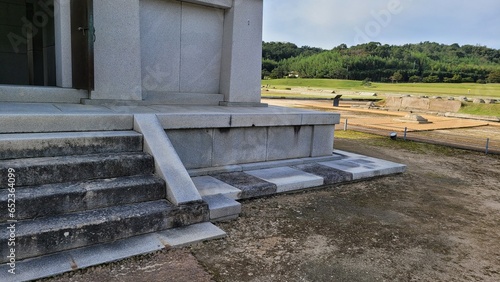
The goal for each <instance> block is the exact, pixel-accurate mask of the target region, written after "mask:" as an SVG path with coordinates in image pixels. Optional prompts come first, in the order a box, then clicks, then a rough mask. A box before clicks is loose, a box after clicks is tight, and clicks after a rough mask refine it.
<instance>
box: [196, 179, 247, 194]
mask: <svg viewBox="0 0 500 282" xmlns="http://www.w3.org/2000/svg"><path fill="white" fill-rule="evenodd" d="M192 179H193V182H194V185H195V186H196V188H198V192H200V195H201V196H202V197H204V196H211V195H224V196H226V197H228V198H231V199H239V194H240V193H241V190H240V189H238V188H235V187H233V186H231V185H229V184H227V183H224V182H222V181H220V180H218V179H216V178H213V177H211V176H199V177H193V178H192Z"/></svg>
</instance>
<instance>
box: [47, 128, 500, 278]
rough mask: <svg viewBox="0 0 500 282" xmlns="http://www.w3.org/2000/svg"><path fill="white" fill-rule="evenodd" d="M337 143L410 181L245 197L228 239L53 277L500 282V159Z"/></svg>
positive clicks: (227, 228)
mask: <svg viewBox="0 0 500 282" xmlns="http://www.w3.org/2000/svg"><path fill="white" fill-rule="evenodd" d="M405 146H406V145H404V144H403V145H398V146H392V145H391V144H390V142H388V143H387V144H385V143H384V144H382V145H381V144H380V142H377V143H375V142H372V141H371V140H370V139H364V140H350V139H338V138H337V139H336V145H335V147H336V148H337V149H342V150H348V151H351V152H355V153H361V154H365V155H369V156H373V157H378V158H383V159H387V160H391V161H395V162H399V163H404V164H407V165H408V171H407V172H406V173H404V174H401V175H395V176H389V177H383V178H377V179H373V180H369V181H363V182H357V183H350V184H344V185H341V186H335V187H326V188H322V189H317V190H314V191H308V192H299V193H294V194H287V195H278V196H273V197H267V198H260V199H254V200H248V201H244V202H243V212H242V215H241V217H240V218H239V219H238V220H236V221H231V222H227V223H219V224H218V226H220V227H221V228H222V229H223V230H225V231H226V232H227V233H228V237H227V238H225V239H220V240H215V241H210V242H206V243H201V244H198V245H195V246H192V247H188V248H183V249H180V250H169V251H163V252H160V253H156V254H152V255H148V256H142V257H136V258H131V259H127V260H124V261H121V262H117V263H113V264H110V265H104V266H98V267H94V268H89V269H86V270H82V271H77V272H74V273H70V274H65V275H63V276H59V277H57V278H52V279H48V280H46V281H259V282H260V281H263V282H264V281H280V282H281V281H500V157H499V156H491V155H484V154H480V153H474V152H467V151H462V150H455V149H446V148H442V147H438V146H432V145H413V146H409V147H405Z"/></svg>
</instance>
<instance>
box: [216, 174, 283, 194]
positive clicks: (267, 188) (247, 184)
mask: <svg viewBox="0 0 500 282" xmlns="http://www.w3.org/2000/svg"><path fill="white" fill-rule="evenodd" d="M212 177H214V178H217V179H219V180H221V181H223V182H225V183H227V184H229V185H231V186H233V187H236V188H238V189H240V190H241V195H240V197H241V199H247V198H254V197H260V196H267V195H273V194H276V191H277V187H276V184H274V183H270V182H267V181H265V180H262V179H261V178H258V177H255V176H253V175H250V174H247V173H244V172H229V173H221V174H215V175H212Z"/></svg>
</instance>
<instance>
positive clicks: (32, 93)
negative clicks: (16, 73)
mask: <svg viewBox="0 0 500 282" xmlns="http://www.w3.org/2000/svg"><path fill="white" fill-rule="evenodd" d="M87 97H88V93H87V91H86V90H77V89H72V88H61V87H46V86H43V87H36V86H24V85H0V100H1V101H12V102H21V103H43V102H46V101H52V102H55V103H74V104H78V103H80V99H83V98H87Z"/></svg>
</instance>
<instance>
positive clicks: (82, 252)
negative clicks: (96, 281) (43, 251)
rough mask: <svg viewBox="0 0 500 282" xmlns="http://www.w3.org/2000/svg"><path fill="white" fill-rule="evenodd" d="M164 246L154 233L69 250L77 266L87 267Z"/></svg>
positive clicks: (148, 251)
mask: <svg viewBox="0 0 500 282" xmlns="http://www.w3.org/2000/svg"><path fill="white" fill-rule="evenodd" d="M163 248H164V246H163V244H162V243H161V241H160V240H158V237H157V236H156V235H155V234H154V233H152V234H145V235H141V236H136V237H131V238H127V239H123V240H119V241H116V242H112V243H108V244H100V245H95V246H90V247H86V248H81V249H76V250H71V251H69V254H70V255H71V257H72V258H73V261H74V266H76V268H80V269H81V268H86V267H90V266H94V265H98V264H103V263H109V262H113V261H117V260H121V259H125V258H128V257H133V256H137V255H141V254H147V253H152V252H156V251H159V250H161V249H163Z"/></svg>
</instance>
